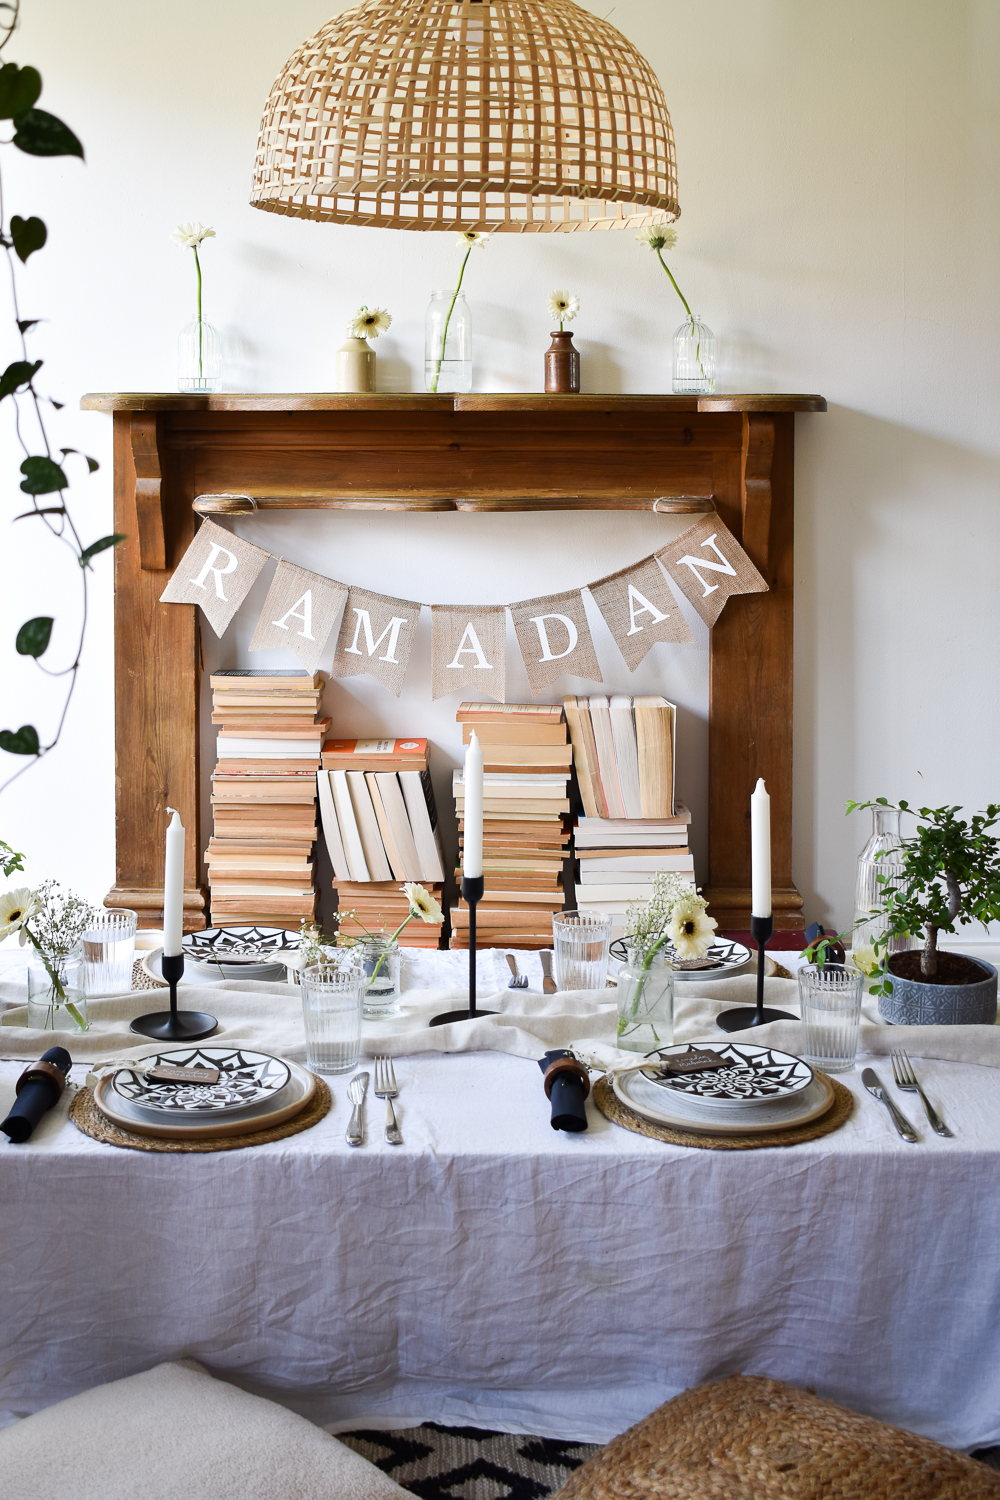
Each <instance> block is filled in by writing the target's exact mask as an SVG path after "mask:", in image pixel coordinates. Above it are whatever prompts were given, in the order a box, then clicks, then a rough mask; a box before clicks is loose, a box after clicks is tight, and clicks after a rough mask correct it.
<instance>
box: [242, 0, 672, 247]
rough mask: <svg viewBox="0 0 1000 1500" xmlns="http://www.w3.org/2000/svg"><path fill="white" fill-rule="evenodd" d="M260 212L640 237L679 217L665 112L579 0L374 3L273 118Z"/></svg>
mask: <svg viewBox="0 0 1000 1500" xmlns="http://www.w3.org/2000/svg"><path fill="white" fill-rule="evenodd" d="M250 201H251V203H253V204H254V206H255V207H257V208H262V209H266V210H267V211H268V212H269V213H276V214H291V215H294V216H295V217H297V218H304V219H320V220H326V221H327V222H330V223H335V224H370V225H375V226H381V227H382V228H387V229H465V230H471V229H476V230H503V231H506V232H518V233H525V232H530V231H534V232H552V231H556V230H559V231H564V232H565V231H574V230H582V229H627V228H630V227H632V228H638V227H640V226H642V225H644V224H662V223H669V222H670V221H671V220H673V219H676V218H677V217H678V215H679V214H680V206H679V204H678V202H677V169H676V161H675V156H674V137H673V131H672V129H671V126H670V115H669V113H668V111H667V106H666V102H665V101H664V98H663V90H662V89H661V88H660V85H659V82H658V80H657V78H656V75H655V74H654V73H653V71H652V69H651V68H650V66H649V64H648V63H647V62H646V61H645V59H644V58H643V57H641V56H640V54H639V53H638V52H637V51H636V49H635V48H634V47H633V46H632V45H631V43H629V42H628V41H626V39H625V38H624V37H623V36H622V34H621V33H620V32H619V31H616V30H615V28H614V27H613V26H609V25H608V24H607V23H606V22H605V21H599V20H598V19H597V18H596V17H595V16H592V15H590V14H589V13H588V12H587V11H584V10H581V8H580V7H579V6H578V5H575V4H573V3H572V0H365V3H364V4H362V5H358V6H355V7H354V8H353V9H351V10H347V11H344V12H343V14H341V15H339V16H337V17H336V18H335V19H334V20H332V21H329V22H328V23H327V25H325V26H324V27H322V28H321V30H319V31H318V32H317V33H316V35H315V36H313V37H311V38H310V39H309V41H307V42H305V43H304V44H303V45H302V46H301V47H300V48H299V49H298V51H297V52H295V53H294V54H293V55H292V57H290V58H289V60H288V62H287V63H286V65H285V67H284V68H283V69H282V72H281V74H280V76H279V77H278V79H277V81H276V83H275V85H274V87H273V88H272V90H271V96H270V98H269V99H268V101H267V106H266V108H265V110H264V118H263V121H262V122H261V127H260V136H259V138H258V142H257V160H256V165H255V169H254V185H253V193H252V195H251V199H250Z"/></svg>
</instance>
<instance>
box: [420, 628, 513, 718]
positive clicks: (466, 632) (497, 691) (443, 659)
mask: <svg viewBox="0 0 1000 1500" xmlns="http://www.w3.org/2000/svg"><path fill="white" fill-rule="evenodd" d="M506 671H507V610H506V608H505V606H504V605H502V604H497V605H492V606H488V607H484V606H483V605H481V604H476V605H473V606H472V607H471V608H466V607H465V606H464V605H459V604H432V605H431V697H432V698H443V697H445V695H446V694H447V693H454V692H455V691H456V690H457V689H459V688H476V689H478V691H480V692H483V693H488V694H489V696H490V697H491V698H496V699H498V701H499V702H501V703H502V702H503V695H504V683H505V679H506Z"/></svg>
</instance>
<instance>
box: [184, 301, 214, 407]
mask: <svg viewBox="0 0 1000 1500" xmlns="http://www.w3.org/2000/svg"><path fill="white" fill-rule="evenodd" d="M177 389H178V390H179V391H221V390H222V335H221V334H220V333H219V330H218V329H217V328H213V327H212V325H211V323H206V322H205V321H204V320H203V319H199V318H193V319H192V320H191V322H190V323H186V324H185V325H184V327H183V328H182V329H181V331H180V336H179V337H178V339H177Z"/></svg>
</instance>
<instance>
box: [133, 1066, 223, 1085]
mask: <svg viewBox="0 0 1000 1500" xmlns="http://www.w3.org/2000/svg"><path fill="white" fill-rule="evenodd" d="M145 1076H146V1077H147V1078H148V1079H149V1080H150V1082H152V1083H218V1081H219V1070H218V1068H172V1067H170V1066H169V1064H167V1063H161V1064H160V1065H159V1067H156V1068H147V1069H146V1074H145Z"/></svg>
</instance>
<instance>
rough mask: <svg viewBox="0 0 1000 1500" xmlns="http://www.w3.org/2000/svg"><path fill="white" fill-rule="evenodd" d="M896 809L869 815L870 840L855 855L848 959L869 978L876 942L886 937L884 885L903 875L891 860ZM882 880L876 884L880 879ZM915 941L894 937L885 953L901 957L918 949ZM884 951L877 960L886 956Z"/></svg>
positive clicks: (896, 827)
mask: <svg viewBox="0 0 1000 1500" xmlns="http://www.w3.org/2000/svg"><path fill="white" fill-rule="evenodd" d="M900 842H901V841H900V837H899V809H898V808H896V807H876V808H874V809H873V813H872V836H871V838H870V839H869V840H868V842H867V844H866V845H865V847H864V848H863V849H862V851H861V853H860V854H859V855H858V883H857V887H856V891H855V897H854V908H855V911H854V930H853V932H852V935H851V957H852V958H853V960H854V963H855V964H856V965H857V967H858V968H859V969H862V970H863V971H864V973H866V974H871V973H872V971H873V970H874V968H875V966H876V964H877V962H878V959H877V958H876V954H875V946H874V945H875V940H876V938H881V937H883V936H884V935H885V932H886V930H887V926H888V923H887V921H886V918H885V917H884V916H883V915H882V903H883V901H884V899H885V890H886V881H887V880H888V881H889V882H890V883H892V882H894V881H895V880H896V879H898V877H899V876H900V875H902V873H903V866H902V863H901V861H900V860H899V859H898V857H897V858H894V857H893V856H894V854H895V853H896V851H897V850H898V849H899V847H900ZM880 875H881V876H882V877H883V878H882V880H881V881H880V880H879V878H878V877H879V876H880ZM918 944H919V939H918V938H905V937H894V938H892V939H890V942H889V947H888V952H889V953H903V952H905V950H906V949H908V948H914V947H917V946H918ZM885 952H886V950H885V949H882V950H881V952H880V957H884V956H885Z"/></svg>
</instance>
